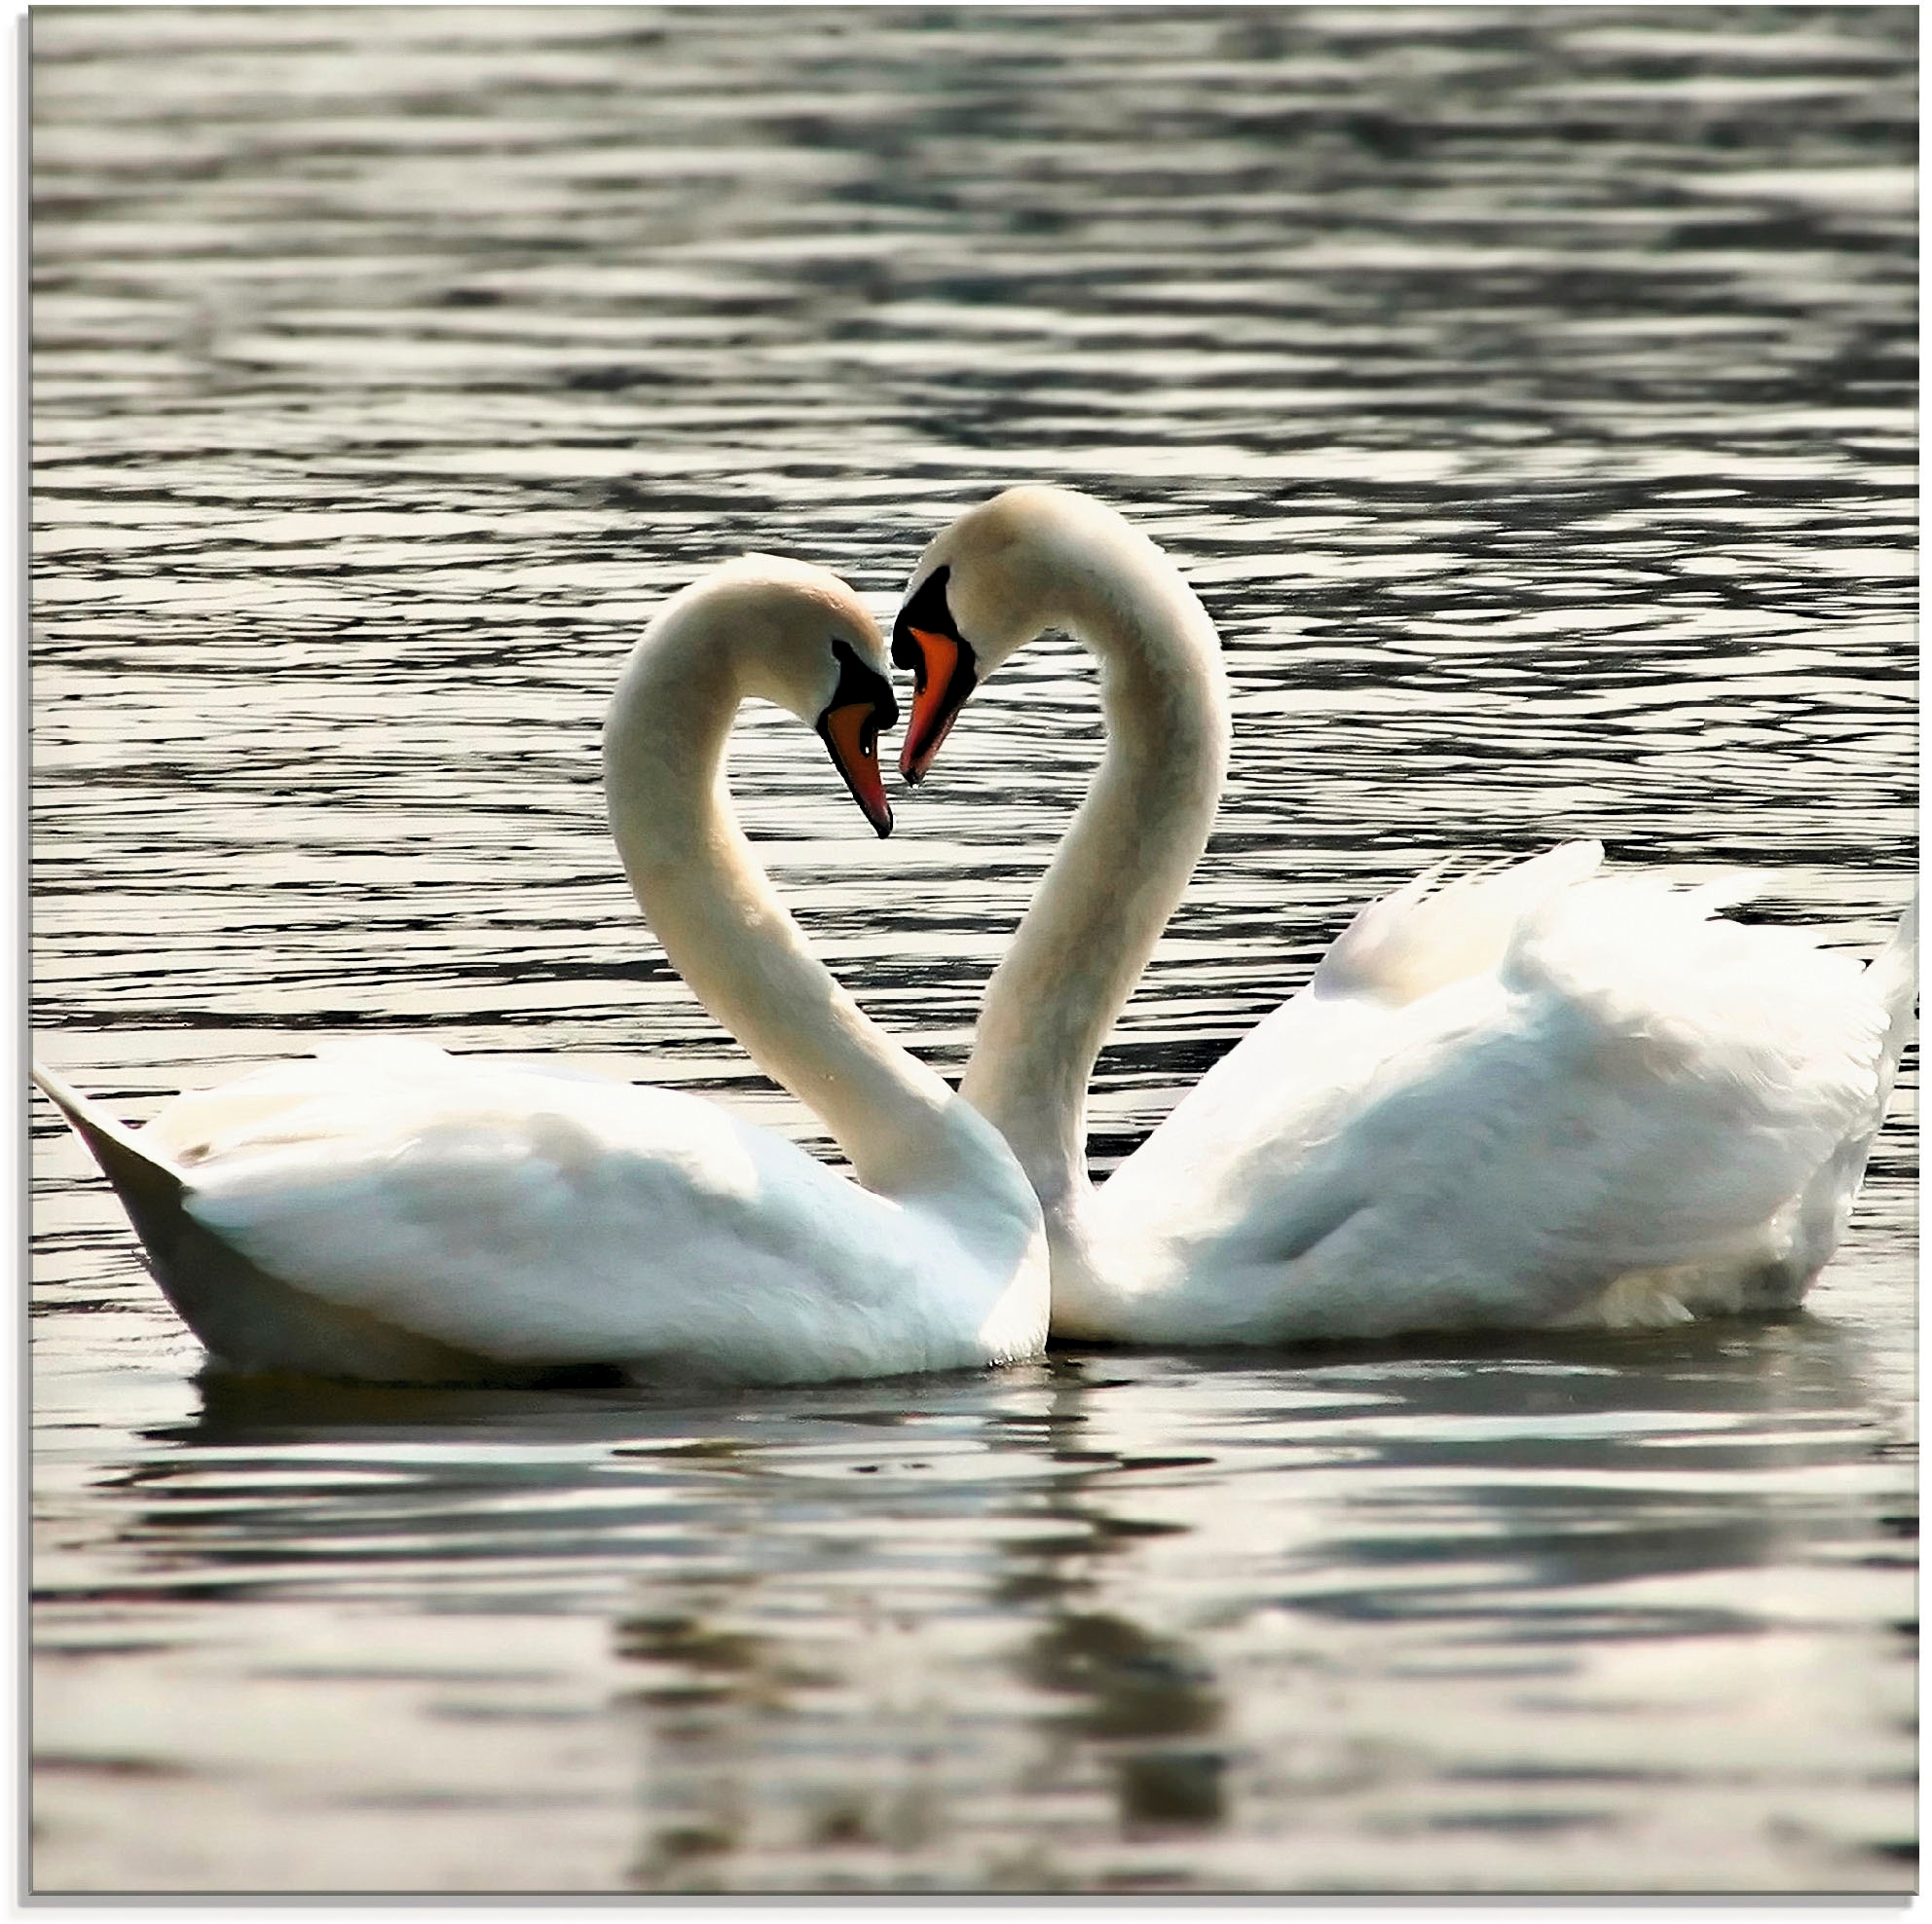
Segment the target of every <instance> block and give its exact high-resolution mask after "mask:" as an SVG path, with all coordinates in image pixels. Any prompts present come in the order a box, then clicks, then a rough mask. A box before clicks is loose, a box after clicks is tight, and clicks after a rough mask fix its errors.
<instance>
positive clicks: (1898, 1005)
mask: <svg viewBox="0 0 1932 1924" xmlns="http://www.w3.org/2000/svg"><path fill="white" fill-rule="evenodd" d="M1867 973H1868V975H1869V977H1870V980H1871V983H1872V988H1873V992H1874V993H1875V994H1876V996H1877V997H1878V1000H1879V1002H1880V1003H1881V1004H1882V1005H1883V1007H1884V1010H1885V1014H1886V1016H1887V1018H1888V1021H1887V1024H1886V1028H1885V1047H1884V1066H1883V1068H1882V1070H1881V1071H1880V1075H1881V1078H1882V1080H1881V1083H1880V1090H1881V1093H1880V1095H1879V1109H1880V1112H1881V1113H1882V1111H1883V1108H1884V1104H1885V1101H1886V1100H1887V1099H1888V1098H1889V1096H1890V1094H1891V1089H1892V1077H1893V1076H1894V1075H1895V1074H1896V1073H1897V1071H1898V1066H1899V1057H1900V1056H1901V1055H1904V1054H1905V1046H1906V1044H1907V1043H1908V1042H1910V1041H1911V1040H1912V1032H1913V1014H1914V1012H1915V1011H1916V1009H1917V1006H1918V892H1917V891H1916V890H1915V889H1914V890H1913V897H1912V900H1911V902H1909V903H1908V904H1907V905H1906V911H1905V913H1904V914H1903V915H1901V916H1900V917H1899V925H1898V927H1897V928H1895V929H1894V930H1893V931H1892V936H1891V940H1890V941H1889V942H1888V943H1886V944H1885V945H1884V947H1883V948H1881V949H1880V950H1879V951H1878V952H1877V954H1876V955H1875V956H1874V957H1873V958H1872V961H1871V964H1870V967H1869V969H1868V971H1867Z"/></svg>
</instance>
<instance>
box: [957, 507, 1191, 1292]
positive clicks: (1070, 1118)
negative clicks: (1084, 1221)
mask: <svg viewBox="0 0 1932 1924" xmlns="http://www.w3.org/2000/svg"><path fill="white" fill-rule="evenodd" d="M1082 572H1083V573H1084V574H1086V575H1087V579H1086V580H1085V581H1084V582H1081V581H1078V580H1075V581H1070V582H1069V583H1068V584H1067V590H1066V593H1067V599H1066V602H1065V605H1064V606H1063V607H1062V608H1060V609H1057V610H1056V611H1054V612H1053V613H1052V614H1051V615H1050V616H1049V619H1050V620H1054V621H1058V622H1059V623H1061V624H1062V625H1064V626H1065V627H1067V628H1068V629H1070V630H1071V631H1072V633H1073V634H1074V635H1075V636H1076V637H1078V639H1079V640H1081V641H1082V642H1084V643H1085V644H1086V645H1087V647H1088V648H1090V649H1091V650H1092V651H1093V653H1094V654H1095V655H1096V658H1097V659H1098V661H1099V664H1100V698H1101V706H1102V710H1103V713H1104V715H1105V719H1106V727H1107V747H1106V753H1105V756H1104V757H1103V759H1102V760H1101V763H1100V768H1099V772H1098V774H1097V775H1096V778H1095V781H1094V785H1093V787H1092V789H1091V790H1090V791H1089V793H1088V795H1087V798H1086V800H1085V801H1084V802H1083V803H1082V804H1081V807H1080V810H1079V812H1078V814H1076V815H1075V817H1074V819H1073V824H1072V827H1071V828H1070V829H1069V830H1068V831H1067V833H1066V836H1065V838H1064V839H1063V840H1062V841H1061V843H1060V845H1059V851H1058V852H1057V853H1056V855H1055V857H1054V860H1053V863H1052V866H1051V867H1050V868H1049V869H1048V870H1047V872H1046V875H1045V877H1044V878H1043V879H1042V881H1041V883H1040V887H1039V889H1038V891H1037V893H1036V894H1035V895H1034V898H1033V902H1032V905H1031V907H1029V908H1028V909H1027V911H1026V915H1025V918H1024V920H1023V921H1022V923H1021V925H1020V930H1019V933H1018V934H1017V935H1016V936H1015V938H1014V943H1013V947H1012V949H1011V950H1010V951H1009V952H1008V954H1007V957H1006V959H1005V961H1003V962H1002V963H1001V964H1000V966H999V968H998V969H997V970H996V971H995V972H994V975H993V978H992V980H991V981H990V982H989V983H988V984H987V986H986V995H985V1004H984V1006H983V1008H982V1010H981V1014H980V1022H979V1027H978V1030H977V1031H976V1033H975V1037H974V1048H973V1058H972V1061H971V1063H970V1065H969V1066H968V1068H967V1071H966V1077H965V1080H964V1082H962V1084H961V1085H960V1093H961V1094H962V1095H964V1096H966V1097H967V1098H968V1100H969V1101H971V1102H972V1103H973V1105H974V1107H975V1108H977V1109H978V1110H979V1111H980V1113H981V1114H982V1115H984V1116H985V1117H986V1118H987V1119H988V1120H989V1121H991V1122H992V1123H994V1124H995V1125H997V1127H998V1128H999V1129H1000V1131H1001V1133H1002V1134H1004V1135H1005V1137H1006V1139H1007V1141H1008V1142H1009V1143H1010V1144H1011V1145H1012V1147H1013V1150H1014V1153H1015V1154H1016V1155H1017V1156H1018V1157H1019V1158H1020V1162H1021V1164H1022V1166H1023V1167H1024V1169H1025V1170H1026V1173H1027V1175H1028V1176H1029V1177H1031V1179H1032V1182H1033V1187H1034V1189H1035V1190H1036V1191H1037V1193H1038V1194H1039V1197H1040V1201H1041V1203H1042V1204H1043V1205H1044V1206H1045V1209H1046V1213H1047V1219H1048V1223H1049V1226H1050V1228H1052V1227H1054V1226H1055V1225H1056V1221H1057V1219H1058V1221H1059V1225H1060V1226H1061V1227H1062V1228H1064V1227H1065V1226H1066V1225H1067V1224H1070V1222H1071V1221H1072V1219H1073V1217H1074V1215H1075V1214H1077V1212H1078V1209H1079V1206H1080V1203H1081V1200H1082V1199H1083V1198H1084V1197H1085V1196H1086V1194H1087V1193H1088V1190H1089V1183H1088V1177H1087V1159H1086V1147H1087V1084H1088V1081H1089V1078H1090V1077H1091V1076H1092V1074H1093V1071H1094V1064H1095V1061H1096V1058H1097V1057H1098V1055H1099V1053H1100V1048H1101V1045H1102V1044H1103V1043H1104V1042H1105V1040H1106V1037H1107V1032H1108V1030H1109V1029H1110V1028H1111V1027H1112V1026H1113V1023H1114V1018H1116V1017H1117V1016H1118V1015H1119V1014H1120V1012H1121V1009H1122V1008H1123V1007H1124V1006H1125V1004H1126V1002H1127V999H1128V997H1129V995H1130V994H1132V993H1133V984H1134V982H1135V981H1137V980H1138V978H1139V976H1140V972H1141V970H1142V969H1143V968H1144V967H1145V966H1146V963H1147V959H1148V957H1149V956H1150V955H1151V954H1152V953H1153V950H1154V944H1155V943H1156V942H1157V941H1158V940H1159V939H1160V935H1161V931H1162V930H1163V929H1164V928H1165V927H1166V926H1167V922H1168V918H1169V916H1170V915H1171V914H1172V913H1173V910H1174V907H1175V905H1176V904H1177V903H1178V902H1179V901H1180V898H1181V893H1182V891H1183V890H1184V889H1185V888H1186V886H1187V880H1188V877H1189V876H1190V875H1191V874H1192V873H1193V871H1194V866H1195V864H1196V862H1198V861H1199V860H1200V857H1201V852H1202V850H1203V849H1204V848H1205V847H1206V846H1207V843H1208V831H1209V829H1210V828H1211V826H1212V824H1213V818H1214V808H1215V804H1216V802H1217V800H1218V799H1219V796H1220V791H1221V783H1222V779H1223V777H1224V775H1225V772H1226V767H1227V752H1228V722H1227V698H1226V686H1225V678H1224V675H1223V672H1222V665H1221V648H1220V640H1219V638H1218V637H1217V636H1216V634H1215V632H1214V627H1213V623H1212V622H1211V621H1210V620H1209V619H1208V612H1207V611H1206V610H1205V609H1204V608H1203V607H1202V606H1201V603H1200V602H1199V601H1198V600H1197V599H1196V597H1195V595H1194V593H1193V591H1192V590H1191V589H1190V588H1189V587H1188V586H1187V584H1186V582H1185V581H1183V580H1182V579H1181V577H1180V574H1179V573H1178V572H1177V571H1176V570H1175V569H1174V568H1173V567H1172V565H1171V564H1170V562H1168V561H1167V559H1166V557H1165V556H1163V555H1161V553H1160V551H1159V550H1158V549H1156V548H1155V547H1153V545H1152V544H1151V543H1142V542H1137V541H1136V542H1135V543H1134V544H1133V546H1132V547H1129V546H1127V545H1126V544H1125V543H1122V544H1121V545H1120V547H1119V549H1118V551H1109V552H1107V553H1105V554H1101V555H1095V556H1093V557H1091V559H1090V562H1089V566H1088V567H1087V569H1085V570H1083V571H1082ZM1058 1280H1059V1273H1058V1271H1057V1272H1056V1287H1058Z"/></svg>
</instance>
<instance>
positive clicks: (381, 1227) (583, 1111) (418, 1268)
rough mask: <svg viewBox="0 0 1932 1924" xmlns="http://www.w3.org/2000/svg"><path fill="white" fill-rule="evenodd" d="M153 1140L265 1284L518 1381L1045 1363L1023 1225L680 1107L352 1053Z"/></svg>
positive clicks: (432, 1060) (527, 1073) (167, 1125)
mask: <svg viewBox="0 0 1932 1924" xmlns="http://www.w3.org/2000/svg"><path fill="white" fill-rule="evenodd" d="M140 1135H141V1139H143V1140H145V1141H146V1142H148V1143H150V1144H152V1145H154V1146H155V1147H157V1148H159V1149H161V1150H163V1152H164V1153H166V1154H167V1155H169V1157H170V1159H171V1160H172V1161H173V1162H174V1163H175V1165H176V1166H178V1167H180V1168H181V1169H182V1171H183V1173H184V1175H185V1176H186V1177H187V1178H188V1182H189V1189H188V1193H187V1196H186V1198H185V1203H184V1206H185V1207H186V1209H187V1210H188V1212H189V1214H190V1215H192V1216H193V1217H194V1219H195V1220H196V1221H197V1222H199V1223H200V1224H202V1225H203V1226H204V1228H206V1229H208V1230H210V1231H212V1232H213V1233H214V1234H216V1235H217V1236H219V1237H220V1238H221V1239H222V1240H224V1241H226V1242H227V1243H228V1244H229V1245H230V1246H232V1247H233V1248H235V1249H237V1250H239V1251H240V1252H241V1253H242V1254H243V1255H245V1256H246V1257H247V1258H248V1259H249V1260H250V1261H252V1262H253V1263H255V1264H256V1265H257V1266H258V1267H260V1268H261V1269H262V1270H263V1271H265V1272H266V1273H267V1274H269V1275H271V1276H276V1277H291V1278H299V1279H300V1283H301V1286H302V1288H303V1289H304V1290H305V1291H307V1292H308V1293H309V1294H310V1295H312V1296H314V1297H316V1298H317V1299H319V1300H321V1301H323V1302H326V1303H329V1304H332V1305H335V1306H338V1307H341V1308H346V1309H354V1310H358V1311H362V1312H365V1313H367V1314H370V1315H372V1316H375V1317H378V1318H380V1319H381V1320H383V1321H385V1322H388V1323H391V1324H394V1325H396V1326H397V1327H399V1328H402V1329H406V1330H410V1331H413V1332H416V1333H418V1334H421V1335H424V1336H427V1337H430V1338H433V1339H434V1340H435V1341H437V1342H439V1343H443V1344H446V1345H449V1346H450V1347H452V1348H454V1349H456V1350H459V1351H466V1352H471V1353H474V1354H476V1355H478V1356H482V1357H487V1358H491V1359H494V1360H497V1361H501V1362H504V1363H513V1364H536V1365H542V1366H546V1367H553V1368H554V1367H558V1366H567V1365H571V1364H584V1363H608V1362H616V1363H621V1364H624V1365H628V1366H631V1367H634V1368H639V1369H643V1368H648V1367H650V1366H651V1365H653V1364H663V1365H668V1366H673V1367H675V1368H677V1369H679V1370H683V1371H690V1372H693V1373H696V1374H701V1375H708V1376H714V1377H720V1378H728V1379H731V1380H735V1381H741V1382H761V1383H786V1382H812V1381H823V1380H826V1379H830V1378H836V1377H860V1376H878V1375H890V1374H896V1373H898V1372H901V1371H906V1370H925V1369H951V1368H961V1367H966V1366H970V1365H973V1364H978V1363H985V1362H1002V1361H1006V1360H1009V1359H1010V1358H1012V1357H1014V1356H1018V1355H1024V1354H1027V1353H1029V1352H1030V1351H1032V1350H1034V1349H1036V1348H1037V1347H1038V1344H1039V1341H1040V1331H1039V1329H1038V1328H1037V1316H1035V1317H1034V1318H1033V1322H1032V1324H1030V1325H1029V1322H1028V1318H1027V1316H1026V1315H1025V1314H1023V1298H1024V1291H1023V1289H1022V1290H1020V1291H1017V1292H1009V1293H1006V1294H1002V1295H999V1296H996V1297H994V1298H992V1299H991V1300H989V1299H988V1294H987V1288H986V1281H987V1277H988V1274H989V1271H991V1270H992V1269H993V1267H994V1266H995V1265H997V1264H998V1263H999V1262H1000V1261H1001V1260H1002V1259H1005V1260H1006V1261H1009V1262H1010V1261H1011V1260H1012V1258H1013V1257H1014V1256H1015V1255H1017V1254H1018V1253H1020V1252H1021V1251H1023V1249H1024V1247H1025V1243H1026V1240H1027V1236H1028V1225H1027V1219H1026V1215H1025V1213H1024V1212H1023V1211H1022V1210H1021V1209H1008V1210H1006V1211H1004V1212H1002V1211H1000V1210H998V1209H995V1208H991V1207H988V1206H985V1205H982V1206H976V1207H974V1208H971V1209H953V1210H945V1209H941V1210H937V1211H935V1210H933V1209H931V1208H922V1207H920V1206H919V1205H918V1203H917V1202H916V1201H914V1202H912V1203H907V1202H904V1201H899V1200H894V1199H889V1198H886V1197H882V1196H877V1195H874V1194H873V1193H872V1192H871V1191H869V1190H864V1189H861V1188H860V1187H859V1186H858V1185H857V1184H856V1183H854V1182H853V1181H851V1179H850V1178H849V1177H847V1176H844V1175H842V1174H839V1173H838V1172H836V1171H835V1170H833V1169H830V1168H827V1167H826V1166H824V1165H822V1164H820V1163H818V1162H816V1161H814V1160H813V1158H812V1157H811V1156H809V1155H808V1154H806V1152H805V1151H804V1150H802V1149H800V1148H799V1147H798V1146H797V1145H796V1144H794V1143H792V1142H790V1141H788V1140H787V1139H786V1138H784V1137H783V1136H780V1135H777V1134H774V1133H773V1132H772V1131H771V1130H769V1129H760V1128H758V1127H757V1126H755V1125H753V1124H750V1123H747V1122H745V1121H743V1120H742V1119H741V1118H739V1117H737V1116H734V1115H732V1114H731V1113H730V1111H728V1110H727V1109H725V1108H723V1107H721V1106H720V1105H719V1104H717V1103H715V1102H709V1101H705V1100H703V1099H702V1098H700V1097H698V1096H694V1095H688V1094H685V1093H682V1092H678V1091H675V1090H666V1089H656V1088H651V1087H649V1086H633V1085H631V1084H629V1083H623V1082H617V1081H614V1080H609V1079H606V1078H604V1077H601V1076H588V1075H571V1074H568V1073H560V1072H558V1071H557V1070H556V1069H555V1068H552V1067H549V1066H523V1065H516V1064H508V1063H502V1062H498V1061H494V1060H492V1059H490V1058H488V1057H474V1056H469V1057H464V1056H453V1055H446V1054H444V1053H443V1052H442V1051H441V1050H439V1049H436V1048H433V1047H431V1046H430V1045H428V1044H424V1043H410V1042H400V1041H398V1042H385V1043H375V1044H367V1045H344V1046H340V1047H337V1048H334V1049H331V1050H329V1051H328V1052H327V1053H326V1054H325V1055H322V1056H321V1057H319V1058H318V1059H316V1060H315V1061H309V1062H287V1063H278V1064H276V1065H274V1066H272V1067H270V1068H268V1069H265V1070H262V1071H259V1072H257V1073H255V1074H253V1075H249V1076H244V1077H242V1078H241V1080H239V1081H237V1082H234V1083H230V1084H227V1085H225V1086H224V1087H222V1088H220V1089H216V1090H212V1091H206V1092H195V1093H192V1094H188V1095H183V1096H180V1097H177V1098H176V1099H175V1101H174V1102H172V1103H171V1104H169V1105H168V1107H167V1108H166V1109H164V1110H163V1111H162V1112H161V1113H160V1114H159V1115H158V1116H156V1118H155V1119H154V1121H153V1122H152V1123H151V1124H150V1125H149V1126H148V1127H147V1129H144V1130H142V1131H141V1132H140ZM1003 1311H1004V1312H1007V1313H1009V1314H1002V1312H1003ZM1015 1311H1019V1312H1020V1313H1019V1314H1011V1313H1012V1312H1015Z"/></svg>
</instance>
